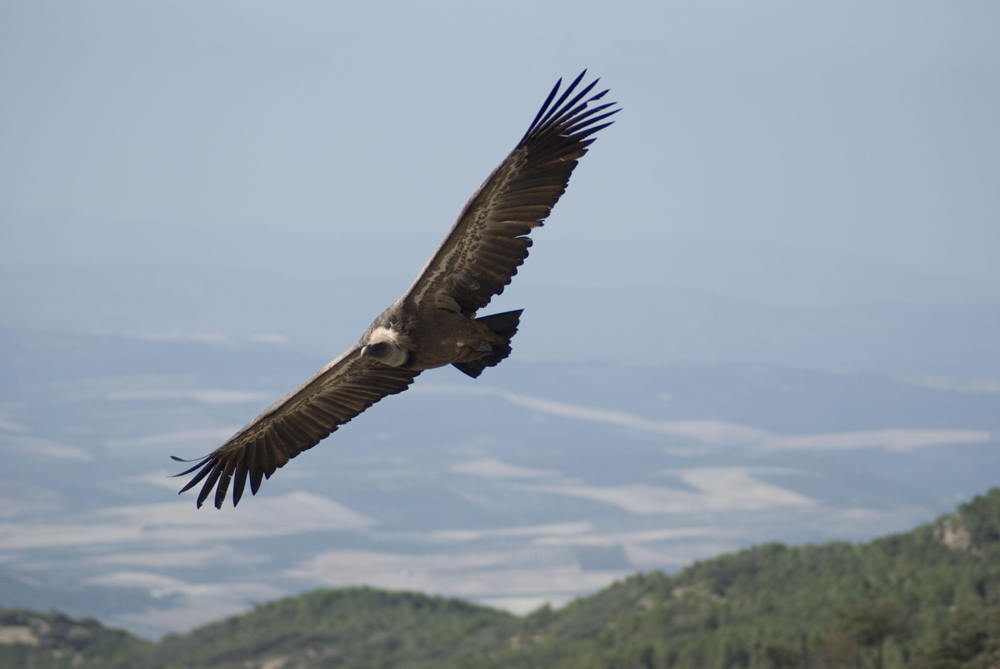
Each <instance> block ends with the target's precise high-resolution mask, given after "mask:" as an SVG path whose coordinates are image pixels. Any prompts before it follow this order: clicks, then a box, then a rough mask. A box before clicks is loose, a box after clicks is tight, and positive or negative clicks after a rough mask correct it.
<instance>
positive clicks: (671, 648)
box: [0, 488, 1000, 669]
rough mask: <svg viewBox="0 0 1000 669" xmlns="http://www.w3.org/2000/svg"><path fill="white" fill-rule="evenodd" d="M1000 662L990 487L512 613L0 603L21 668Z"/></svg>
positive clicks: (6, 644) (2, 658)
mask: <svg viewBox="0 0 1000 669" xmlns="http://www.w3.org/2000/svg"><path fill="white" fill-rule="evenodd" d="M997 660H1000V488H993V489H991V490H989V491H988V492H987V493H986V494H984V495H981V496H977V497H975V498H974V499H973V500H971V501H970V502H968V503H966V504H962V505H960V506H959V507H958V509H957V510H956V512H955V513H953V514H951V515H947V516H943V517H941V518H939V519H937V520H936V521H934V522H933V523H929V524H926V525H923V526H920V527H917V528H915V529H914V530H911V531H909V532H905V533H900V534H893V535H889V536H886V537H882V538H880V539H876V540H873V541H869V542H866V543H860V544H849V543H846V542H831V543H825V544H820V545H805V546H798V547H787V546H784V545H782V544H777V543H772V544H765V545H762V546H756V547H753V548H749V549H746V550H742V551H739V552H737V553H732V554H727V555H721V556H719V557H716V558H713V559H710V560H704V561H701V562H697V563H695V564H693V565H691V566H689V567H688V568H686V569H684V570H682V571H680V572H679V573H677V574H675V575H673V576H668V575H666V574H663V573H661V572H651V573H647V574H637V575H635V576H632V577H630V578H628V579H626V580H624V581H622V582H619V583H615V584H614V585H612V586H610V587H608V588H606V589H604V590H602V591H601V592H598V593H596V594H594V595H592V596H589V597H584V598H580V599H578V600H575V601H573V602H572V603H570V604H569V605H568V606H566V607H565V608H563V609H561V610H558V611H557V610H552V609H551V608H549V607H544V608H542V609H540V610H538V611H536V612H534V613H532V614H530V615H528V616H525V617H522V618H519V617H516V616H513V615H511V614H508V613H505V612H501V611H497V610H495V609H490V608H488V607H483V606H477V605H474V604H470V603H467V602H464V601H461V600H457V599H443V598H440V597H431V596H427V595H423V594H418V593H411V592H386V591H381V590H375V589H372V588H345V589H336V590H326V589H322V590H315V591H312V592H307V593H304V594H301V595H298V596H295V597H288V598H284V599H281V600H277V601H274V602H269V603H266V604H261V605H258V606H257V607H255V609H254V610H253V611H250V612H248V613H245V614H242V615H238V616H233V617H230V618H227V619H225V620H221V621H218V622H214V623H211V624H209V625H206V626H204V627H201V628H198V629H196V630H194V631H192V632H190V633H188V634H183V635H170V636H168V637H166V638H165V639H164V640H163V641H161V642H160V643H158V644H151V643H149V642H145V641H143V640H141V639H138V638H136V637H133V636H132V635H130V634H128V633H126V632H122V631H118V630H112V629H109V628H106V627H103V626H102V625H100V624H99V623H97V622H96V621H93V620H83V621H74V620H72V619H70V618H68V617H66V616H63V615H62V614H59V613H55V612H53V613H50V614H36V613H32V612H28V611H24V610H14V609H6V610H4V609H0V665H2V666H4V667H11V668H12V669H20V668H25V669H27V668H29V667H43V666H44V667H62V666H66V667H69V666H74V667H83V668H87V667H112V668H116V669H132V668H135V669H138V668H139V667H148V668H154V667H156V668H163V669H168V668H172V667H206V668H207V667H212V668H218V669H229V668H232V669H237V668H240V669H247V668H258V667H259V668H262V669H263V668H264V667H266V668H267V669H279V668H281V669H291V668H292V667H343V668H351V669H355V668H356V669H362V668H372V667H442V668H443V667H455V668H457V667H468V666H476V667H495V668H497V669H499V668H501V667H525V668H527V667H554V668H559V667H566V668H569V667H574V668H583V669H585V668H588V667H593V668H595V669H596V668H597V667H813V666H816V667H819V666H823V667H848V666H850V667H883V668H885V669H891V668H893V667H904V666H913V667H917V668H918V669H945V668H946V667H947V668H952V669H957V668H959V667H967V668H969V669H974V668H978V667H982V668H986V667H992V666H996V662H997Z"/></svg>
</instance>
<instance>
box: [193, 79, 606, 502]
mask: <svg viewBox="0 0 1000 669" xmlns="http://www.w3.org/2000/svg"><path fill="white" fill-rule="evenodd" d="M584 74H586V72H584V73H582V74H580V76H578V77H577V78H576V79H575V80H574V81H573V83H571V84H570V85H569V87H567V88H566V90H565V91H564V92H563V93H562V95H559V89H560V87H561V85H562V80H561V79H560V80H559V82H558V83H556V85H555V88H553V89H552V92H551V93H549V96H548V98H547V99H546V100H545V104H543V105H542V108H541V110H539V112H538V114H537V115H536V116H535V120H534V121H532V123H531V126H529V128H528V131H527V132H526V133H525V135H524V137H523V138H521V141H520V142H518V144H517V146H516V147H515V148H514V150H513V151H512V152H511V153H510V155H508V156H507V157H506V158H505V159H504V161H503V162H502V163H500V165H499V166H498V167H497V168H496V169H495V170H494V171H493V174H491V175H490V176H489V178H488V179H486V181H485V182H484V183H483V185H482V186H480V187H479V190H478V191H476V192H475V193H474V194H473V195H472V197H471V198H469V201H468V202H467V203H466V204H465V207H464V208H463V209H462V212H461V213H460V214H459V216H458V220H456V221H455V224H454V225H453V226H452V228H451V230H450V231H449V232H448V235H447V237H445V239H444V242H442V243H441V246H440V247H438V249H437V251H435V252H434V255H433V256H432V257H431V259H430V261H429V262H428V263H427V265H426V266H425V267H424V269H423V271H422V272H421V273H420V275H419V276H418V277H417V280H416V281H414V282H413V285H412V286H411V287H410V289H409V290H408V291H407V292H406V294H404V295H403V296H402V297H401V298H399V299H398V300H396V302H395V303H393V305H392V306H390V307H389V308H388V309H386V310H385V311H384V312H382V314H381V315H380V316H379V317H378V318H376V319H375V322H374V323H372V324H371V326H369V328H368V329H367V330H366V331H365V333H364V335H363V336H362V337H361V339H360V340H359V341H358V343H357V344H355V345H354V346H352V347H351V348H350V349H349V350H348V351H347V352H346V353H344V354H343V355H341V356H340V357H339V358H337V359H336V360H334V361H332V362H330V363H329V364H328V365H326V366H325V367H323V369H321V370H319V371H318V372H316V374H314V375H313V376H312V378H310V379H309V380H307V381H306V382H305V383H303V384H302V385H301V386H299V387H298V388H296V389H295V390H293V391H292V392H291V393H289V394H288V395H286V396H285V397H283V398H282V399H280V400H278V401H277V402H275V403H274V404H272V405H271V406H270V407H268V408H267V409H266V410H264V412H263V413H261V414H260V415H259V416H257V418H255V419H254V420H253V422H251V423H250V424H249V425H247V426H246V427H244V428H243V429H242V430H240V431H239V432H237V433H236V434H234V435H233V436H232V437H231V438H230V439H229V441H227V442H226V443H225V444H223V445H222V446H220V447H219V448H217V449H216V450H215V451H214V452H213V453H212V454H211V455H209V456H207V457H205V458H203V459H201V460H199V461H198V462H197V463H196V464H195V465H194V466H193V467H191V468H190V469H188V470H186V471H184V472H181V473H180V474H177V476H184V475H187V474H191V473H193V472H197V473H196V474H195V475H194V477H193V478H192V479H191V480H190V481H188V483H187V485H185V486H184V488H182V489H181V492H182V493H183V492H185V491H187V490H189V489H191V488H193V487H194V486H196V485H198V484H199V483H201V482H202V481H204V484H202V487H201V492H200V493H199V494H198V506H199V507H201V505H202V504H203V503H204V502H205V500H206V499H208V497H209V496H210V495H211V494H212V489H213V488H214V489H215V506H216V508H221V507H222V503H223V502H224V501H225V499H226V494H227V493H228V492H229V488H230V486H232V489H233V506H236V505H237V504H238V503H239V501H240V498H241V497H242V496H243V491H244V490H245V488H246V484H247V481H248V480H249V482H250V491H251V492H253V493H254V494H256V493H257V490H258V488H260V484H261V481H262V480H263V479H265V478H270V477H271V475H272V474H273V473H274V472H275V471H276V470H277V469H278V468H279V467H282V466H284V464H285V463H286V462H288V461H289V460H290V459H292V458H294V457H295V456H296V455H298V454H299V453H301V452H302V451H304V450H306V449H309V448H312V447H313V446H315V445H316V444H317V443H319V442H320V440H322V439H323V438H324V437H326V436H327V435H329V434H330V433H331V432H333V431H334V430H336V429H337V428H338V427H340V426H341V425H343V424H344V423H346V422H347V421H349V420H351V419H352V418H354V417H355V416H357V415H358V414H360V413H361V412H362V411H364V410H365V409H367V408H368V407H370V406H371V405H372V404H374V403H375V402H378V401H379V400H380V399H382V398H383V397H385V396H386V395H392V394H395V393H399V392H402V391H404V390H406V388H407V387H409V385H410V384H411V383H412V382H413V379H414V378H415V377H416V376H417V374H419V373H420V372H422V371H423V370H425V369H431V368H434V367H443V366H445V365H454V366H455V367H457V368H458V369H460V370H461V371H463V372H465V373H466V374H468V375H469V376H472V377H477V376H479V375H480V374H481V373H482V371H483V370H484V369H485V368H486V367H492V366H493V365H496V364H497V363H499V362H500V361H501V360H503V359H504V358H506V357H507V356H508V355H509V354H510V339H511V337H513V336H514V333H515V332H517V325H518V319H519V317H520V315H521V312H520V311H510V312H507V313H503V314H495V315H492V316H486V317H483V318H476V312H477V311H478V310H479V309H482V308H483V307H485V306H486V305H487V304H489V302H490V300H491V299H492V298H493V296H494V295H499V294H500V293H502V292H503V289H504V286H506V285H507V284H509V283H510V280H511V277H513V276H514V275H515V274H516V273H517V268H518V266H520V265H521V263H523V262H524V259H525V258H526V257H527V256H528V247H530V246H531V239H529V238H528V236H527V235H528V234H529V233H530V232H531V230H532V229H533V228H537V227H539V226H540V225H542V222H543V221H544V220H545V218H546V217H547V216H548V215H549V212H551V211H552V207H553V206H554V205H555V203H556V202H557V201H558V200H559V197H560V196H561V195H562V194H563V192H564V191H565V190H566V184H567V183H568V182H569V177H570V174H572V172H573V169H574V168H575V167H576V163H577V161H578V160H579V159H580V157H581V156H583V155H584V154H585V153H586V152H587V146H589V145H590V144H591V143H592V142H593V141H594V138H593V137H591V135H593V134H594V133H595V132H597V131H598V130H600V129H602V128H605V127H607V126H609V125H611V122H610V121H607V120H606V119H607V118H608V117H609V116H611V115H612V114H615V113H617V112H618V111H619V110H618V109H610V108H611V107H612V106H613V105H614V103H602V104H595V103H597V102H598V101H600V100H601V99H602V98H603V97H604V96H605V94H607V92H608V91H606V90H605V91H601V92H600V93H595V94H591V91H592V90H593V89H594V87H595V86H596V85H597V80H595V81H593V82H592V83H590V84H589V85H587V86H585V87H583V88H582V89H580V90H579V91H577V87H578V86H579V84H580V81H581V80H582V79H583V76H584ZM556 96H559V97H558V99H556ZM602 121H603V122H602ZM174 459H175V460H177V461H180V462H184V461H183V460H180V458H176V457H175V458H174Z"/></svg>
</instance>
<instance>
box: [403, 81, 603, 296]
mask: <svg viewBox="0 0 1000 669" xmlns="http://www.w3.org/2000/svg"><path fill="white" fill-rule="evenodd" d="M584 74H586V71H584V72H583V73H581V74H580V76H579V77H577V78H576V80H575V81H574V82H573V83H572V84H570V86H569V88H567V89H566V92H564V93H563V94H562V96H560V97H559V99H558V100H557V101H556V102H555V103H553V100H555V97H556V95H557V94H558V93H559V87H560V85H561V84H562V80H561V79H560V80H559V82H558V83H557V84H556V86H555V88H553V89H552V92H551V93H550V94H549V97H548V99H547V100H546V101H545V104H544V105H542V108H541V110H540V111H539V112H538V115H537V116H535V120H534V121H533V122H532V124H531V127H529V128H528V132H527V133H525V135H524V137H523V138H522V139H521V141H520V142H519V143H518V145H517V147H516V148H515V149H514V150H513V151H512V152H511V154H510V155H509V156H507V158H506V159H504V161H503V162H502V163H500V166H499V167H497V168H496V170H494V172H493V174H491V175H490V177H489V178H488V179H487V180H486V182H485V183H484V184H483V185H482V186H480V188H479V190H478V191H476V193H475V194H474V195H473V196H472V197H471V198H470V199H469V201H468V202H467V203H466V205H465V208H464V209H462V213H461V214H459V216H458V220H457V221H455V224H454V225H453V226H452V228H451V231H450V232H449V233H448V236H447V237H446V238H445V240H444V242H443V243H442V244H441V246H440V247H439V248H438V250H437V251H435V253H434V255H433V257H431V259H430V261H429V262H428V263H427V265H426V267H424V269H423V271H422V272H421V273H420V276H419V277H417V280H416V281H415V282H414V284H413V286H411V287H410V290H409V291H408V292H407V294H406V295H404V296H403V299H404V300H407V301H409V302H410V304H411V305H412V306H414V307H420V306H421V305H422V304H424V303H427V304H429V305H434V306H436V307H442V308H446V309H451V310H455V307H456V305H457V307H458V309H460V310H461V311H462V312H463V313H466V314H470V315H471V314H473V313H475V312H476V311H478V310H479V309H482V308H483V307H485V306H486V305H487V304H489V301H490V300H491V299H492V298H493V296H494V295H499V294H500V293H502V292H503V289H504V286H506V285H507V284H508V283H510V280H511V277H513V276H514V274H516V273H517V268H518V267H519V266H520V265H521V263H523V262H524V259H525V258H527V257H528V247H529V246H531V240H530V239H529V238H528V237H527V235H528V233H529V232H531V230H532V229H533V228H537V227H539V226H540V225H542V221H543V220H545V217H546V216H548V215H549V212H550V211H552V207H553V206H554V205H555V203H556V202H557V201H558V200H559V197H560V196H561V195H562V194H563V192H564V191H565V190H566V184H567V183H568V182H569V177H570V174H572V172H573V168H575V167H576V163H577V161H578V160H579V159H580V157H581V156H582V155H583V154H585V153H586V152H587V146H588V145H590V144H591V142H593V141H594V139H593V138H592V137H590V136H591V135H593V134H594V133H595V132H597V131H598V130H600V129H601V128H605V127H607V126H609V125H611V123H610V122H607V123H601V121H603V120H604V119H606V118H608V117H609V116H611V115H612V114H615V113H617V112H618V110H617V109H615V110H612V111H606V110H607V109H608V108H609V107H611V106H612V105H614V103H606V104H601V105H597V106H593V107H591V106H590V105H591V103H594V102H597V101H598V100H600V99H601V98H603V97H604V95H605V94H606V93H607V91H606V90H605V91H602V92H600V93H597V94H595V95H591V96H590V97H587V96H588V95H589V94H590V91H591V90H592V89H593V88H594V86H595V85H596V84H597V80H595V81H594V82H593V83H591V84H590V85H588V86H586V87H584V88H583V89H582V90H580V91H579V92H578V93H576V95H574V94H573V93H574V91H575V90H576V87H577V85H578V84H579V83H580V80H581V79H583V76H584ZM602 112H603V113H602Z"/></svg>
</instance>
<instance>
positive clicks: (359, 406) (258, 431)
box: [174, 345, 420, 508]
mask: <svg viewBox="0 0 1000 669" xmlns="http://www.w3.org/2000/svg"><path fill="white" fill-rule="evenodd" d="M419 373H420V372H419V371H414V370H410V369H400V368H398V367H390V366H388V365H383V364H382V363H379V362H375V361H372V360H371V359H366V358H362V357H361V347H360V346H359V345H355V346H354V347H353V348H351V349H350V350H349V351H347V353H345V354H344V355H342V356H340V357H339V358H337V359H336V360H334V361H333V362H331V363H330V364H328V365H327V366H326V367H324V368H323V369H321V370H319V371H318V372H317V373H316V374H315V375H313V377H312V378H310V379H309V380H308V381H306V382H305V383H303V384H302V385H301V386H299V387H298V388H296V389H295V390H293V391H292V392H291V393H289V394H288V395H286V396H285V397H283V398H282V399H280V400H278V401H277V402H275V403H274V404H272V405H271V406H270V407H268V408H267V409H265V410H264V411H263V412H262V413H261V414H260V415H259V416H257V418H255V419H254V420H253V422H251V423H250V424H249V425H247V426H246V427H244V428H243V429H242V430H240V431H239V432H237V433H236V434H234V435H233V436H232V437H230V438H229V440H228V441H227V442H226V443H225V444H223V445H222V446H220V447H219V448H217V449H216V450H215V451H213V452H212V453H211V455H208V456H207V457H205V458H203V459H202V460H200V461H198V462H197V463H196V464H195V465H194V466H193V467H191V468H190V469H188V470H186V471H183V472H181V473H180V474H177V476H185V475H187V474H190V473H192V472H195V471H197V474H195V476H194V477H193V478H192V479H191V480H190V481H188V483H187V485H185V486H184V488H182V489H181V492H182V493H183V492H185V491H187V490H190V489H191V488H193V487H194V486H196V485H198V484H199V483H200V482H201V481H202V480H205V483H204V485H203V486H202V488H201V492H200V493H199V494H198V506H199V507H201V505H202V504H203V503H204V502H205V500H207V499H208V497H209V495H210V494H211V492H212V488H216V491H215V506H216V508H221V507H222V503H223V502H224V501H225V499H226V494H227V493H228V491H229V487H230V483H234V486H233V495H232V497H233V506H236V505H237V504H239V501H240V498H241V497H242V496H243V491H244V489H245V487H246V482H247V479H248V478H249V480H250V492H251V493H253V494H254V495H256V494H257V490H258V489H259V488H260V484H261V480H262V479H264V478H271V475H272V474H273V473H274V472H275V471H276V470H277V469H278V468H279V467H283V466H284V465H285V464H286V463H287V462H288V461H289V460H291V459H292V458H294V457H295V456H296V455H298V454H299V453H301V452H302V451H305V450H308V449H310V448H312V447H313V446H315V445H316V444H318V443H319V442H320V440H322V439H323V438H325V437H326V436H328V435H329V434H330V433H331V432H333V431H334V430H336V429H337V428H338V427H340V426H341V425H343V424H344V423H346V422H348V421H349V420H351V419H352V418H354V417H355V416H357V415H358V414H360V413H361V412H362V411H364V410H365V409H367V408H368V407H370V406H371V405H372V404H374V403H375V402H378V401H379V400H380V399H382V398H383V397H385V396H387V395H393V394H395V393H399V392H402V391H404V390H406V388H407V387H409V385H410V384H411V383H412V382H413V379H414V378H415V377H416V376H417V374H419ZM174 459H175V460H178V461H181V460H180V459H179V458H174ZM181 462H183V461H181ZM206 477H207V478H206Z"/></svg>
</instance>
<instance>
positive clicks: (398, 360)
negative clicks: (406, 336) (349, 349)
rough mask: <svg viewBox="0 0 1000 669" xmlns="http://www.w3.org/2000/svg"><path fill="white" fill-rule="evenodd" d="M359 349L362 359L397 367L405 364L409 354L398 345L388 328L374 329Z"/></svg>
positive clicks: (396, 339) (393, 334)
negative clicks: (370, 359)
mask: <svg viewBox="0 0 1000 669" xmlns="http://www.w3.org/2000/svg"><path fill="white" fill-rule="evenodd" d="M367 340H368V341H367V342H364V345H363V346H362V347H361V357H362V358H372V359H373V360H378V361H379V362H381V363H383V364H386V365H390V366H392V367H399V366H400V365H403V364H405V363H406V361H407V359H408V358H409V356H410V354H409V352H408V351H407V350H406V349H405V348H403V347H402V346H400V345H399V343H398V337H396V336H395V333H394V332H393V331H392V330H390V329H388V328H382V327H380V328H375V330H373V331H372V333H371V334H370V335H369V336H368V337H367Z"/></svg>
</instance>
